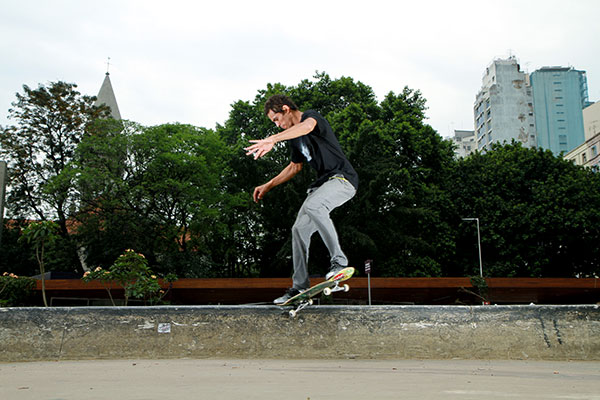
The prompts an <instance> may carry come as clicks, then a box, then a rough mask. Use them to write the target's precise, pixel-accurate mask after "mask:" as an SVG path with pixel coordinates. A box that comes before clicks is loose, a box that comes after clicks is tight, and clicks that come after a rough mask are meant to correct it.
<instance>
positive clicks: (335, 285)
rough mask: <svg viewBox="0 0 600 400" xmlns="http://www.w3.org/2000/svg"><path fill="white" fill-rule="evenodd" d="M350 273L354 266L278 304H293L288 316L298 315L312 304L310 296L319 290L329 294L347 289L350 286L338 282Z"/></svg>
mask: <svg viewBox="0 0 600 400" xmlns="http://www.w3.org/2000/svg"><path fill="white" fill-rule="evenodd" d="M352 274H354V268H352V267H347V268H344V269H342V270H341V271H340V272H338V273H337V274H335V275H334V276H332V277H331V278H329V279H328V280H326V281H324V282H321V283H317V284H316V285H315V286H313V287H311V288H310V289H307V290H305V291H304V292H302V293H299V294H297V295H295V296H294V297H291V298H290V299H288V301H286V302H285V303H283V304H280V306H281V307H284V306H289V305H292V306H295V308H293V309H291V310H290V311H289V314H290V317H292V318H294V317H295V316H296V315H298V311H300V310H302V309H304V308H306V307H308V306H310V305H312V304H313V299H312V298H313V297H314V296H316V295H318V294H319V293H321V292H323V294H325V296H329V295H331V294H332V293H333V292H339V291H342V290H343V291H344V292H347V291H349V290H350V286H348V285H347V284H344V285H343V286H340V285H339V283H340V282H343V281H345V280H347V279H350V277H351V276H352Z"/></svg>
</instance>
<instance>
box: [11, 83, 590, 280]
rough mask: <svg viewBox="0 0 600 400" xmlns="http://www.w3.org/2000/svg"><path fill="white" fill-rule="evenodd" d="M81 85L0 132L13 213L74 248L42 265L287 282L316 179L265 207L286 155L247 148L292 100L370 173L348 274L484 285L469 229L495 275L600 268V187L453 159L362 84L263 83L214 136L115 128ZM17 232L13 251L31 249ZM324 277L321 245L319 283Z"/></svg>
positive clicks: (342, 218) (410, 96)
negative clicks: (461, 279)
mask: <svg viewBox="0 0 600 400" xmlns="http://www.w3.org/2000/svg"><path fill="white" fill-rule="evenodd" d="M74 88H75V85H72V84H65V83H62V82H58V83H54V84H51V85H49V86H48V87H44V86H40V88H39V89H38V90H31V89H29V88H27V87H26V86H25V87H24V89H25V94H23V95H17V100H18V101H17V102H16V103H15V104H14V108H13V109H12V110H11V111H10V113H11V118H12V119H14V120H16V121H17V122H18V124H17V125H16V126H11V127H7V128H3V129H1V130H0V131H1V135H2V136H1V143H2V150H1V153H0V155H2V156H3V157H5V158H6V159H7V160H8V161H9V171H10V175H11V182H10V185H11V186H10V191H9V198H8V202H7V205H8V211H9V213H10V214H12V215H13V216H15V217H18V216H29V217H31V216H33V217H35V218H36V219H40V220H48V219H53V220H57V221H58V222H59V226H60V233H61V236H62V239H61V240H63V241H64V242H63V244H62V245H60V246H59V245H58V242H57V245H56V246H53V247H56V248H63V249H67V250H65V251H63V253H68V252H69V251H70V253H68V254H71V257H70V258H69V256H68V255H67V256H58V257H56V256H54V258H55V259H54V260H50V259H49V260H48V264H47V265H48V266H50V265H51V264H52V265H57V264H59V262H57V261H56V260H61V261H60V264H61V265H66V266H67V268H71V269H73V270H74V269H76V268H77V267H76V261H74V257H73V256H72V255H73V254H74V249H75V248H79V249H80V250H81V251H80V253H81V255H82V257H81V258H83V259H85V262H86V264H87V267H88V268H89V269H91V270H96V268H97V267H98V266H101V267H102V268H104V269H105V268H107V267H109V266H111V265H112V262H113V260H115V259H116V258H117V257H118V256H119V255H121V254H123V251H124V250H125V249H127V248H135V249H136V250H138V251H140V252H142V253H143V254H145V255H146V257H147V262H148V266H149V267H152V269H153V270H154V271H157V273H160V274H166V273H176V274H177V275H178V276H181V277H217V276H224V277H248V276H263V277H269V276H279V277H281V276H289V275H290V274H291V271H292V262H291V226H292V224H293V221H294V219H295V217H296V213H297V211H298V209H299V207H300V205H301V203H302V202H303V200H304V198H305V196H306V189H307V187H308V186H309V185H310V183H311V182H312V181H313V180H314V179H315V176H314V172H313V171H311V170H310V168H304V169H303V170H302V171H301V173H300V174H299V175H297V176H296V177H295V178H294V179H293V180H291V181H290V182H287V183H286V184H284V185H281V186H278V187H277V188H276V189H274V190H272V191H271V192H269V194H268V195H267V196H266V197H265V198H264V199H263V201H262V202H261V203H259V204H255V203H253V202H252V191H253V189H254V187H255V186H257V185H260V184H262V183H264V182H266V181H267V180H268V179H270V178H271V177H273V176H274V175H275V174H277V173H279V172H280V171H281V170H282V169H283V168H284V167H285V166H287V165H288V163H289V149H288V147H287V145H286V144H285V143H280V144H278V145H277V146H276V147H275V149H274V151H272V152H270V153H269V155H268V156H267V157H265V158H262V159H260V160H258V161H255V160H254V159H253V158H251V157H248V156H246V155H245V151H244V150H243V148H244V147H246V146H247V145H248V143H249V142H248V140H250V139H255V138H256V139H258V138H263V137H265V136H268V135H271V134H273V133H276V132H277V128H276V127H275V125H274V124H273V123H272V122H271V121H269V119H268V118H267V117H266V116H265V115H264V111H263V104H264V102H265V101H266V99H267V98H268V97H269V96H271V95H272V94H276V93H284V94H287V95H289V96H290V97H291V98H293V99H294V100H295V101H296V103H297V104H298V106H299V107H300V109H301V110H307V109H315V110H317V111H318V112H320V113H321V114H322V115H323V116H324V117H325V118H327V119H328V121H329V122H330V123H331V126H332V128H333V131H334V132H335V133H336V135H337V136H338V138H339V141H340V144H341V145H342V148H343V149H344V151H345V153H346V155H347V156H348V158H349V159H350V161H351V162H352V164H353V165H354V167H355V169H356V170H357V172H358V174H359V177H360V185H359V188H358V191H357V194H356V196H355V198H354V199H352V200H351V201H350V202H348V203H346V204H345V205H344V206H342V207H340V208H338V209H336V210H335V211H334V212H333V214H332V218H333V219H334V222H335V224H336V227H337V229H338V233H339V236H340V241H341V244H342V248H343V249H344V251H345V252H346V253H347V255H348V256H349V259H350V263H351V264H352V265H353V266H356V267H361V266H362V263H363V262H364V260H366V259H373V260H374V268H373V273H374V274H375V275H380V276H470V275H476V274H478V272H479V259H478V253H477V250H478V249H477V232H476V229H475V225H474V224H473V223H472V221H464V220H463V218H467V217H468V218H474V217H475V218H479V221H480V224H481V243H482V256H483V267H484V274H485V275H486V276H540V277H544V276H587V275H594V274H596V275H597V274H598V273H600V266H599V263H600V259H599V258H600V254H599V253H600V251H599V250H598V246H597V245H596V244H597V243H598V241H599V240H600V228H599V227H600V223H599V222H600V181H599V180H600V178H599V177H600V175H599V174H597V173H593V172H591V171H590V170H587V169H583V168H580V167H576V166H574V165H572V164H571V163H570V162H567V161H564V160H562V159H561V158H557V157H555V156H553V155H552V153H550V152H547V151H542V150H531V149H524V148H522V147H520V146H519V145H516V144H508V145H503V146H500V145H496V146H495V147H494V148H493V149H492V150H490V151H488V152H487V153H485V154H483V153H475V154H473V155H471V156H469V157H467V158H464V159H455V158H454V152H453V146H452V144H451V142H450V141H447V140H444V139H442V138H441V136H440V135H438V134H437V132H435V131H434V130H433V129H432V128H431V127H430V126H429V125H427V123H426V119H425V111H426V103H425V99H424V98H423V97H422V95H421V93H420V92H419V91H415V90H411V89H409V88H403V89H402V90H401V91H400V92H398V93H394V92H390V93H388V94H387V95H386V96H384V98H383V99H382V100H381V101H380V102H379V101H378V100H377V99H376V96H375V94H374V92H373V90H372V89H371V88H370V87H369V86H367V85H365V84H363V83H361V82H357V81H355V80H353V79H352V78H349V77H342V78H339V79H331V78H330V77H329V76H328V75H327V74H325V73H317V74H316V75H315V76H314V77H313V78H312V79H306V80H303V81H301V82H300V83H299V84H298V85H295V86H285V85H282V84H278V83H275V84H268V85H267V87H266V88H265V89H261V90H259V91H258V92H257V95H256V97H255V98H254V99H253V100H251V101H244V100H240V101H237V102H235V103H234V104H233V105H232V106H231V112H230V114H229V117H228V119H227V120H226V121H225V122H224V123H223V125H218V126H217V127H216V129H215V130H211V129H205V128H199V127H194V126H190V125H184V124H164V125H158V126H152V127H144V126H141V125H139V124H136V123H133V122H128V121H115V120H112V119H107V118H105V117H106V115H107V114H106V111H107V110H105V109H102V108H101V109H98V108H95V107H93V106H92V98H88V97H86V96H80V95H79V94H78V93H77V92H76V91H75V90H74ZM7 226H9V225H7ZM10 227H11V229H9V231H7V232H10V233H9V235H8V236H7V237H8V238H9V239H10V240H9V242H10V243H14V244H15V246H17V245H20V246H25V247H26V245H25V244H18V243H17V240H16V238H17V237H18V236H19V234H20V233H19V232H20V229H19V228H18V226H16V225H15V224H14V223H13V224H11V225H10ZM10 243H8V244H6V243H4V244H3V247H2V248H3V251H4V250H6V251H5V253H3V254H6V255H7V257H9V258H10V260H12V261H10V262H13V263H19V262H20V261H19V253H21V252H22V250H21V249H20V248H19V249H17V248H16V247H15V248H8V249H7V246H9V247H10ZM48 258H50V257H48ZM62 260H64V261H62ZM0 265H2V266H3V268H6V269H7V270H9V271H10V265H6V262H4V264H2V263H0ZM328 266H329V255H328V254H327V250H326V248H325V246H324V245H323V244H322V242H321V240H320V238H319V236H318V235H314V236H313V245H312V246H311V253H310V262H309V269H310V273H311V274H315V275H319V274H323V273H324V272H325V271H326V269H327V268H328ZM22 268H26V267H25V266H23V267H22ZM359 270H360V268H359ZM21 274H23V269H21Z"/></svg>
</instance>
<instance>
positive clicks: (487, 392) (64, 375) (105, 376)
mask: <svg viewBox="0 0 600 400" xmlns="http://www.w3.org/2000/svg"><path fill="white" fill-rule="evenodd" d="M507 398H512V399H575V400H582V399H588V400H591V399H598V400H600V362H553V361H467V360H450V361H429V360H426V361H414V360H398V361H393V360H392V361H390V360H387V361H377V360H316V361H313V360H292V361H285V360H212V359H211V360H191V359H183V360H91V361H58V362H28V363H0V399H3V400H4V399H6V400H21V399H35V400H59V399H60V400H63V399H65V400H66V399H69V400H88V399H211V400H212V399H244V400H251V399H261V400H268V399H278V400H283V399H299V400H306V399H311V400H320V399H367V400H379V399H419V400H422V399H436V400H437V399H462V400H469V399H507Z"/></svg>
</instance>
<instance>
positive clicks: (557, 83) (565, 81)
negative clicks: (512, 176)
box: [531, 67, 589, 155]
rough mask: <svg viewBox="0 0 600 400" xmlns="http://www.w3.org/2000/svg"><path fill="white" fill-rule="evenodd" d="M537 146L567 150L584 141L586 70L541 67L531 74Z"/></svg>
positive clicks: (561, 150) (554, 151)
mask: <svg viewBox="0 0 600 400" xmlns="http://www.w3.org/2000/svg"><path fill="white" fill-rule="evenodd" d="M531 86H532V89H533V109H534V112H535V125H536V130H537V145H538V147H540V148H543V149H549V150H551V151H552V152H553V153H554V154H556V155H559V154H561V153H566V152H568V151H570V150H572V149H574V148H575V147H577V146H579V145H580V144H582V143H583V142H584V141H585V135H584V129H583V113H582V110H583V108H585V107H586V106H587V105H588V104H589V103H588V88H587V79H586V75H585V71H578V70H575V69H573V68H571V67H544V68H541V69H539V70H537V71H535V72H533V73H532V74H531Z"/></svg>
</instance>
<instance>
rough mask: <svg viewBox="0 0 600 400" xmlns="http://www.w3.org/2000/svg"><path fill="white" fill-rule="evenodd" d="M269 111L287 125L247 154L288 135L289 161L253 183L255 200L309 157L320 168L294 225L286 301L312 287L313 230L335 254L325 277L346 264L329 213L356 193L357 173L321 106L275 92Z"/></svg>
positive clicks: (256, 155) (273, 118) (256, 142)
mask: <svg viewBox="0 0 600 400" xmlns="http://www.w3.org/2000/svg"><path fill="white" fill-rule="evenodd" d="M265 114H266V115H267V117H269V119H270V120H271V121H273V122H274V123H275V125H277V127H279V128H281V129H283V131H281V132H279V133H277V134H275V135H272V136H269V137H267V138H265V139H261V140H250V143H253V144H252V145H250V146H249V147H246V148H245V150H246V151H247V153H246V155H254V159H255V160H256V159H258V158H260V157H263V156H264V155H265V154H267V153H268V152H269V151H271V150H272V149H273V146H274V145H275V144H276V143H278V142H282V141H288V143H289V145H290V148H291V161H290V163H289V165H288V166H287V167H285V168H284V169H283V170H282V171H281V172H280V173H279V174H278V175H277V176H275V177H274V178H273V179H271V180H270V181H269V182H267V183H265V184H264V185H260V186H257V187H256V188H255V189H254V195H253V198H254V201H255V202H258V201H259V200H261V199H262V198H263V197H264V196H265V194H267V192H269V191H270V190H271V189H273V188H274V187H275V186H278V185H280V184H282V183H284V182H287V181H289V180H290V179H292V178H293V177H294V176H295V175H296V174H298V172H300V171H301V170H302V166H303V164H304V163H305V162H307V163H308V164H309V165H310V166H311V167H313V168H314V169H315V170H316V171H317V180H316V181H315V182H313V183H312V184H311V185H310V187H309V189H308V192H307V193H308V195H307V197H306V199H305V200H304V203H303V204H302V207H300V211H299V212H298V216H297V217H296V222H295V223H294V226H293V227H292V259H293V263H294V274H293V276H292V282H293V285H292V287H291V288H290V289H288V290H287V292H286V293H285V294H284V295H283V296H281V297H279V298H277V299H275V301H274V303H275V304H283V303H285V302H286V301H287V300H288V299H289V298H291V297H293V296H295V295H297V294H298V293H300V292H301V291H304V290H306V289H308V288H310V281H309V278H308V253H309V247H310V238H311V236H312V234H313V233H315V232H319V234H320V235H321V238H322V239H323V242H324V243H325V246H327V249H328V250H329V255H330V256H331V267H330V270H329V273H328V274H327V275H326V276H325V278H326V279H329V278H330V277H331V276H333V275H334V274H335V273H336V272H338V271H339V270H341V269H342V268H345V267H346V266H347V265H348V259H347V258H346V256H345V255H344V253H343V252H342V249H341V248H340V244H339V239H338V235H337V232H336V230H335V227H334V226H333V222H332V221H331V218H330V217H329V213H331V211H333V210H334V209H335V208H336V207H339V206H341V205H342V204H344V203H345V202H347V201H348V200H350V199H351V198H352V197H354V195H355V193H356V189H357V188H358V174H357V173H356V171H355V170H354V168H353V167H352V165H351V164H350V162H349V161H348V159H347V158H346V156H345V155H344V152H343V151H342V148H341V146H340V144H339V142H338V140H337V138H336V137H335V135H334V133H333V130H332V129H331V126H330V125H329V122H327V120H326V119H325V118H323V117H322V116H321V115H320V114H319V113H318V112H316V111H314V110H307V111H305V112H302V111H300V110H299V109H298V107H297V106H296V104H294V102H293V101H292V100H291V99H290V98H289V97H287V96H284V95H274V96H272V97H270V98H269V99H268V100H267V102H266V103H265Z"/></svg>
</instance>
